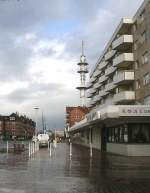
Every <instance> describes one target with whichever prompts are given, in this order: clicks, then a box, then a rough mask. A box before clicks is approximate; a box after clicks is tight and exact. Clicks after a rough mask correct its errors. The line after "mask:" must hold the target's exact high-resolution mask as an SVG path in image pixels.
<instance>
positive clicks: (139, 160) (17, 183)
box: [0, 144, 150, 193]
mask: <svg viewBox="0 0 150 193" xmlns="http://www.w3.org/2000/svg"><path fill="white" fill-rule="evenodd" d="M0 193H150V158H149V157H124V156H117V155H111V154H105V153H103V154H102V153H100V152H98V151H94V154H93V158H92V159H90V158H89V150H88V149H87V148H82V147H80V146H77V145H73V155H72V157H71V158H70V157H69V146H68V145H67V144H58V146H57V148H56V149H55V150H54V149H53V150H52V157H50V156H49V152H48V150H47V149H44V148H43V149H41V150H40V151H39V152H37V153H36V154H35V155H34V156H32V157H31V158H29V157H28V152H24V153H22V154H8V155H7V154H0Z"/></svg>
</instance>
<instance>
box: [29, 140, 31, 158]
mask: <svg viewBox="0 0 150 193" xmlns="http://www.w3.org/2000/svg"><path fill="white" fill-rule="evenodd" d="M30 151H31V150H30V142H29V157H30Z"/></svg>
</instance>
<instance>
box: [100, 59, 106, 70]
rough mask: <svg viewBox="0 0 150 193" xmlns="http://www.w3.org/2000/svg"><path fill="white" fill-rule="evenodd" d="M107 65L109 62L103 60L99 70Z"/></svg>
mask: <svg viewBox="0 0 150 193" xmlns="http://www.w3.org/2000/svg"><path fill="white" fill-rule="evenodd" d="M106 65H107V62H106V61H103V62H101V63H100V64H99V70H101V69H103V68H105V67H106Z"/></svg>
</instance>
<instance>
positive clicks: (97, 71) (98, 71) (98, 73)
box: [94, 68, 101, 77]
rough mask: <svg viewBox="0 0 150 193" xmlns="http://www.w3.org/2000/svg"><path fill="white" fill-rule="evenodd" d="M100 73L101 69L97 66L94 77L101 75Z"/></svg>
mask: <svg viewBox="0 0 150 193" xmlns="http://www.w3.org/2000/svg"><path fill="white" fill-rule="evenodd" d="M100 73H101V71H100V69H98V68H97V69H96V71H95V72H94V77H97V76H99V75H100Z"/></svg>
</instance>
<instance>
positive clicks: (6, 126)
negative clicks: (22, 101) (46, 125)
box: [0, 113, 35, 139]
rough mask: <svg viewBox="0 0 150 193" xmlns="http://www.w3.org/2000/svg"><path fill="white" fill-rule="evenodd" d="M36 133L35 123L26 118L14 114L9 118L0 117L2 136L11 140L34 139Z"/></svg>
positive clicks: (0, 134)
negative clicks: (14, 138)
mask: <svg viewBox="0 0 150 193" xmlns="http://www.w3.org/2000/svg"><path fill="white" fill-rule="evenodd" d="M34 132H35V122H34V121H32V120H31V119H29V118H28V117H26V116H22V115H18V114H17V113H12V114H11V115H9V116H0V136H1V137H2V138H7V139H11V138H13V137H16V138H24V139H29V138H32V136H33V135H34Z"/></svg>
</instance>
